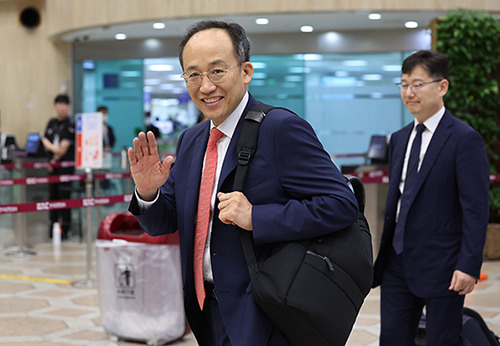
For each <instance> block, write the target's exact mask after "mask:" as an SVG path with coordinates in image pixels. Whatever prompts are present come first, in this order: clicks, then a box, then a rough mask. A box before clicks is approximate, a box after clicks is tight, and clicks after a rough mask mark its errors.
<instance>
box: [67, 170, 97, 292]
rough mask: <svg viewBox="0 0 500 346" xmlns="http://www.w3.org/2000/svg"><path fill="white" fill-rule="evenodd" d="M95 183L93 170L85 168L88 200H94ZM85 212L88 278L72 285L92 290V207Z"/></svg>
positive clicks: (88, 207) (93, 282) (93, 281)
mask: <svg viewBox="0 0 500 346" xmlns="http://www.w3.org/2000/svg"><path fill="white" fill-rule="evenodd" d="M93 183H94V174H93V172H92V168H89V167H87V168H85V194H86V197H87V198H89V199H90V198H92V190H93V188H92V187H93V186H92V185H93ZM85 207H86V209H85V212H86V220H87V234H86V240H87V277H86V279H84V280H80V281H75V282H73V283H72V285H73V286H75V287H80V288H92V287H94V285H95V280H93V279H91V278H90V271H91V268H92V235H93V232H92V209H90V206H85Z"/></svg>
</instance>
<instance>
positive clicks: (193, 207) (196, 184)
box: [185, 121, 210, 232]
mask: <svg viewBox="0 0 500 346" xmlns="http://www.w3.org/2000/svg"><path fill="white" fill-rule="evenodd" d="M209 130H210V122H209V121H207V122H206V125H205V126H203V129H202V130H201V131H200V133H199V134H198V135H197V136H196V139H195V141H194V144H193V150H192V157H191V160H192V166H191V169H190V170H189V172H188V174H189V179H188V182H189V184H191V185H190V188H187V189H186V191H185V193H186V194H187V196H186V201H191V203H189V205H187V206H186V207H187V208H188V211H187V215H191V214H192V215H196V214H197V208H198V194H199V191H200V184H201V174H202V169H203V157H204V156H205V151H206V149H207V143H208V137H209V135H210V131H209ZM195 221H196V220H195V218H193V224H192V225H193V228H192V229H193V232H194V224H195Z"/></svg>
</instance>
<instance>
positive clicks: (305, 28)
mask: <svg viewBox="0 0 500 346" xmlns="http://www.w3.org/2000/svg"><path fill="white" fill-rule="evenodd" d="M300 31H302V32H313V31H314V28H313V27H312V26H310V25H304V26H301V27H300Z"/></svg>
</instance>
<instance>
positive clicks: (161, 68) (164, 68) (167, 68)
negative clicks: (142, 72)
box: [148, 64, 174, 72]
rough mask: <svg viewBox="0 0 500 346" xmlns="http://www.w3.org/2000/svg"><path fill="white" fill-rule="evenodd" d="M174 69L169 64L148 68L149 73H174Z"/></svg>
mask: <svg viewBox="0 0 500 346" xmlns="http://www.w3.org/2000/svg"><path fill="white" fill-rule="evenodd" d="M173 69H174V67H173V66H172V65H167V64H155V65H149V66H148V70H149V71H155V72H165V71H172V70H173Z"/></svg>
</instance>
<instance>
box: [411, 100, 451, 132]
mask: <svg viewBox="0 0 500 346" xmlns="http://www.w3.org/2000/svg"><path fill="white" fill-rule="evenodd" d="M444 111H445V107H444V106H443V107H442V108H441V109H440V110H439V111H438V112H437V113H436V114H434V115H433V116H431V117H430V118H429V119H427V120H426V121H424V125H425V128H426V129H427V130H429V131H430V132H431V133H434V132H436V129H437V127H438V125H439V122H440V121H441V119H442V118H443V115H444ZM417 125H418V121H417V119H415V126H414V127H413V128H414V129H415V128H416V127H417Z"/></svg>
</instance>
